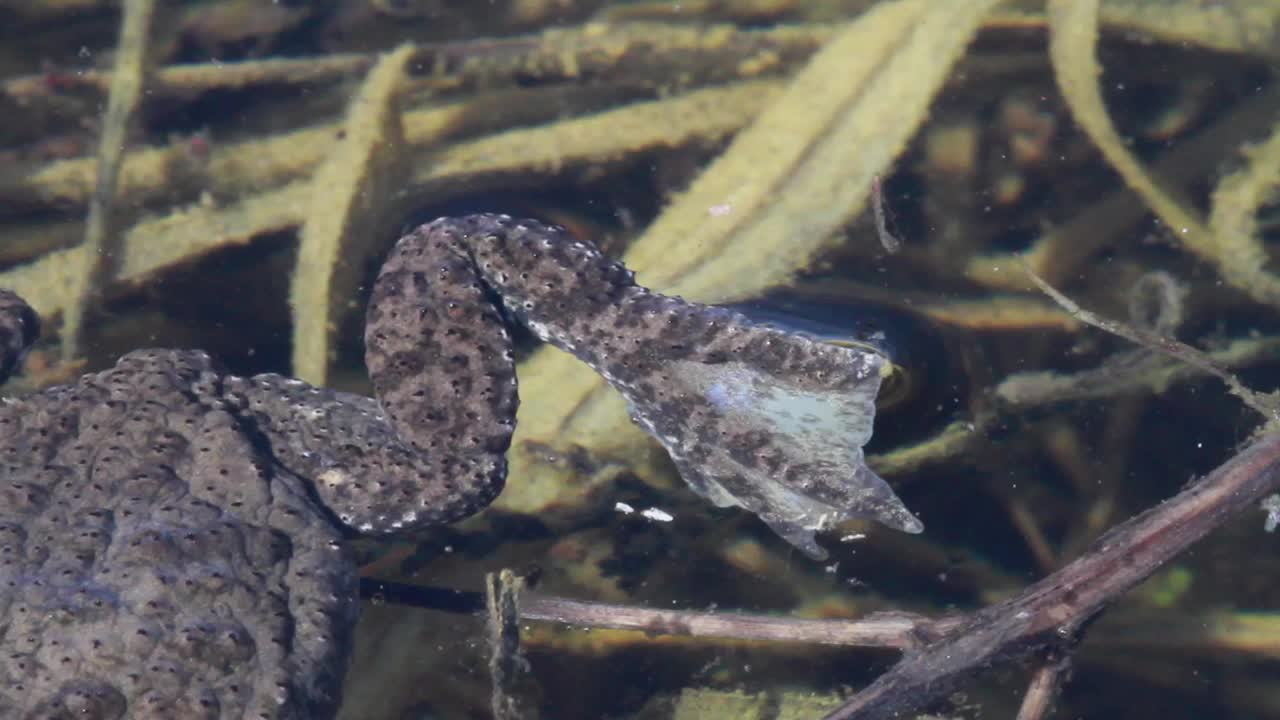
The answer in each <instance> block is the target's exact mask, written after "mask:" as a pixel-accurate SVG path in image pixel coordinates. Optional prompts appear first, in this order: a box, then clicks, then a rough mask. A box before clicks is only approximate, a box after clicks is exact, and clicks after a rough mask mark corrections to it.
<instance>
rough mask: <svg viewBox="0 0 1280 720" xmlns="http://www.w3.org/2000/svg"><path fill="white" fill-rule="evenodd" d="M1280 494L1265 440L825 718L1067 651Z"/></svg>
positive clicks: (895, 704)
mask: <svg viewBox="0 0 1280 720" xmlns="http://www.w3.org/2000/svg"><path fill="white" fill-rule="evenodd" d="M1277 489H1280V433H1271V434H1268V435H1265V436H1263V437H1262V439H1260V440H1258V441H1257V442H1255V443H1254V444H1253V445H1251V446H1249V447H1248V448H1246V449H1245V450H1243V451H1242V452H1240V453H1239V454H1238V455H1236V456H1235V457H1233V458H1231V459H1230V460H1228V461H1227V462H1226V463H1224V464H1223V465H1221V466H1220V467H1219V468H1218V469H1216V470H1214V471H1213V472H1212V473H1210V474H1209V475H1208V476H1206V477H1205V478H1203V479H1201V480H1199V481H1197V482H1196V483H1194V484H1192V485H1190V486H1188V487H1187V488H1186V489H1185V490H1183V491H1182V492H1180V493H1178V494H1177V495H1175V496H1174V497H1173V498H1171V499H1169V500H1167V501H1166V502H1164V503H1162V504H1160V505H1158V506H1156V507H1155V508H1153V509H1151V510H1148V511H1146V512H1145V513H1142V514H1141V515H1138V516H1137V517H1135V518H1133V519H1131V520H1129V521H1127V522H1125V523H1122V524H1121V525H1118V526H1117V527H1115V528H1114V529H1112V530H1111V531H1110V532H1108V533H1107V534H1106V535H1104V536H1102V537H1101V538H1099V539H1098V541H1097V542H1096V543H1094V545H1093V547H1092V548H1091V549H1090V550H1089V551H1088V552H1087V553H1085V555H1083V556H1082V557H1080V558H1079V559H1077V560H1075V561H1074V562H1072V563H1070V564H1069V565H1067V566H1066V567H1064V568H1062V569H1061V570H1059V571H1058V572H1056V573H1054V574H1052V575H1050V576H1048V577H1046V578H1045V579H1043V580H1041V581H1039V582H1037V583H1035V584H1033V585H1031V586H1030V587H1028V588H1027V589H1026V590H1024V591H1023V592H1022V593H1020V594H1019V595H1017V596H1016V597H1014V598H1012V599H1010V600H1006V601H1004V602H1001V603H998V604H996V605H992V606H990V607H988V608H985V609H983V610H979V611H977V612H974V613H971V614H969V615H965V616H961V617H960V618H957V619H956V621H955V623H954V625H953V626H952V627H951V628H949V629H947V630H946V631H944V632H943V633H942V634H941V635H940V636H938V637H936V638H935V639H933V640H931V641H929V642H927V643H925V645H924V646H923V647H922V648H920V649H918V650H914V651H911V652H909V653H908V654H907V656H906V657H905V658H904V659H903V660H902V661H901V662H899V663H898V664H897V665H896V666H894V668H893V669H892V670H890V671H889V672H887V673H885V674H884V675H882V676H880V678H879V679H877V680H876V681H875V682H873V683H872V684H871V685H869V686H868V687H867V688H866V689H865V690H863V691H862V692H861V693H859V694H858V695H857V696H855V697H854V698H853V699H852V700H850V701H849V702H848V703H845V704H844V705H843V706H841V707H840V708H839V709H838V710H836V711H835V712H833V713H831V714H830V715H828V716H827V720H872V719H873V718H893V717H902V716H904V715H906V714H907V713H910V712H914V711H915V710H917V709H919V708H921V707H923V706H925V705H927V704H928V703H931V702H934V701H936V700H938V699H940V698H943V697H945V696H946V695H947V694H949V693H951V692H953V691H954V690H956V689H957V688H958V687H959V686H960V685H961V684H962V683H963V682H965V681H966V680H968V679H969V678H971V677H973V676H975V675H977V674H978V673H979V672H981V671H983V670H985V669H987V668H988V667H990V666H991V665H993V664H994V663H997V662H1009V661H1012V660H1017V659H1020V658H1024V657H1027V656H1029V655H1031V654H1033V653H1036V652H1040V651H1043V650H1055V649H1056V650H1068V649H1069V648H1070V645H1071V644H1072V642H1073V640H1074V638H1075V636H1076V635H1077V633H1078V632H1079V631H1080V630H1081V629H1082V628H1083V627H1084V626H1085V625H1086V624H1087V623H1088V621H1090V620H1092V619H1093V618H1094V617H1095V616H1096V615H1097V614H1098V613H1100V612H1102V610H1104V609H1105V608H1106V606H1107V605H1108V604H1110V603H1111V602H1112V601H1114V600H1115V599H1116V598H1117V597H1119V596H1120V595H1121V594H1123V593H1124V592H1126V591H1128V590H1129V589H1131V588H1132V587H1133V586H1135V585H1137V584H1138V583H1140V582H1142V581H1143V580H1145V579H1146V578H1147V577H1149V576H1150V575H1151V574H1152V573H1153V572H1155V571H1156V569H1158V568H1159V567H1160V566H1161V565H1163V564H1164V563H1165V562H1168V561H1169V560H1170V559H1171V558H1173V557H1175V556H1177V555H1178V554H1179V553H1181V552H1182V551H1183V550H1186V549H1187V548H1188V547H1190V546H1191V545H1192V544H1194V543H1196V542H1198V541H1199V540H1200V539H1202V538H1203V537H1204V536H1205V535H1207V534H1208V533H1209V532H1210V531H1212V530H1214V529H1215V528H1217V527H1218V526H1220V525H1222V524H1223V523H1224V522H1226V521H1227V520H1228V519H1229V518H1231V517H1232V516H1234V515H1236V514H1237V513H1239V512H1241V511H1243V510H1246V509H1249V508H1251V507H1252V506H1255V505H1256V504H1257V503H1258V502H1259V501H1260V500H1261V499H1262V498H1263V497H1265V496H1266V495H1268V494H1270V493H1273V492H1275V491H1276V490H1277Z"/></svg>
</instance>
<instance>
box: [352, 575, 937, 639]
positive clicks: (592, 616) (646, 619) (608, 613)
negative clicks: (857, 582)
mask: <svg viewBox="0 0 1280 720" xmlns="http://www.w3.org/2000/svg"><path fill="white" fill-rule="evenodd" d="M360 589H361V594H362V595H363V596H365V597H367V598H370V599H371V600H372V601H374V602H377V603H386V602H392V603H397V604H401V605H409V606H413V607H420V608H426V609H431V610H440V611H444V612H455V613H476V612H480V611H481V610H483V609H484V607H485V605H484V599H483V598H482V597H481V596H480V594H479V593H474V592H467V591H461V590H446V589H442V588H434V587H427V586H422V585H412V584H406V583H396V582H388V581H384V580H373V579H370V578H362V579H361V580H360ZM520 619H521V620H541V621H544V622H554V623H561V624H564V625H571V626H576V627H592V628H614V629H618V630H639V631H642V632H645V633H648V634H651V635H678V636H683V637H703V638H728V639H732V640H761V641H768V642H798V643H815V644H818V645H842V646H845V647H878V648H889V649H894V650H909V649H911V648H914V647H917V646H918V645H919V640H920V637H919V636H918V635H917V633H916V629H917V628H918V627H919V626H920V625H921V624H922V623H924V624H928V625H929V626H930V628H931V630H932V631H933V632H935V633H936V632H937V629H938V628H939V627H941V625H939V623H942V624H944V625H945V624H946V623H949V622H951V621H950V620H945V619H944V620H937V621H934V620H928V619H926V618H923V617H921V616H918V615H913V614H910V613H904V612H878V613H874V614H872V615H870V616H868V617H866V618H862V619H858V620H806V619H796V618H787V617H778V616H774V615H755V614H749V613H726V612H718V613H709V612H697V611H693V610H654V609H651V608H643V607H636V606H634V605H615V604H612V603H599V602H584V601H581V600H566V599H563V598H556V597H545V596H544V597H539V596H536V595H524V596H522V597H521V598H520Z"/></svg>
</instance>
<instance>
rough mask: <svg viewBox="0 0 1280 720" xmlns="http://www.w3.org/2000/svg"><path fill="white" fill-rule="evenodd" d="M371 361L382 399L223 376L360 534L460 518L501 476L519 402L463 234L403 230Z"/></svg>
mask: <svg viewBox="0 0 1280 720" xmlns="http://www.w3.org/2000/svg"><path fill="white" fill-rule="evenodd" d="M365 363H366V365H367V366H368V370H369V377H370V379H372V381H373V386H374V392H375V395H376V397H377V399H376V400H374V399H370V398H366V397H361V396H357V395H352V394H349V393H342V392H337V391H333V390H329V389H325V388H315V387H312V386H310V385H308V384H306V383H304V382H301V381H299V380H294V379H291V378H284V377H281V376H279V375H259V376H256V377H253V378H228V379H227V380H226V383H225V388H226V389H227V391H228V395H229V396H230V397H231V398H233V399H234V400H235V405H236V406H237V407H238V409H239V412H241V413H245V414H247V415H248V416H250V417H251V419H252V424H253V426H254V427H255V428H256V429H257V430H258V431H259V432H260V433H261V434H262V435H263V436H264V437H265V439H266V440H267V441H268V443H269V444H270V446H271V450H272V453H273V455H274V456H275V458H276V459H277V460H278V461H279V462H281V463H282V464H284V465H285V466H286V467H288V468H289V469H290V470H292V471H293V472H295V473H297V474H298V475H301V476H302V477H305V478H309V479H311V480H312V482H313V483H314V487H315V490H316V493H317V495H318V496H319V499H320V500H321V502H322V503H323V504H324V505H325V506H326V507H327V508H328V509H329V510H331V511H332V512H333V513H334V515H335V516H336V518H337V519H338V520H339V521H341V522H342V523H343V524H344V525H346V526H347V527H348V528H349V529H351V530H354V531H356V532H358V533H370V534H379V533H400V532H406V531H411V530H413V529H415V528H422V527H430V526H434V525H440V524H444V523H449V522H453V521H455V520H459V519H461V518H463V517H466V516H468V515H471V514H473V513H476V512H478V511H480V510H481V509H483V508H485V507H486V506H488V504H489V503H490V502H492V501H493V499H494V498H495V497H497V495H498V493H499V492H500V491H501V490H502V486H503V483H504V481H505V479H506V472H507V463H506V451H507V448H508V447H510V445H511V435H512V432H513V430H514V429H515V413H516V406H517V404H518V399H517V394H516V369H515V360H514V355H513V351H512V346H511V338H510V335H509V334H508V332H507V328H506V325H505V323H504V320H503V317H502V315H501V313H500V311H499V310H498V308H497V306H495V305H494V303H493V301H492V299H491V298H490V296H489V294H488V293H487V292H486V291H485V290H484V289H483V288H482V285H481V283H480V280H479V278H478V276H477V268H476V266H475V263H474V261H473V260H472V259H471V258H470V257H469V256H468V255H467V254H466V251H465V249H464V248H462V247H461V246H460V245H458V244H457V242H456V241H455V239H454V238H452V237H450V236H448V235H447V234H442V233H428V232H425V231H423V230H422V229H419V230H417V231H415V232H411V233H409V234H408V235H406V236H405V237H403V238H401V239H400V241H399V242H398V243H397V244H396V247H395V249H394V250H392V252H391V254H390V256H389V257H388V258H387V260H386V261H385V263H384V264H383V267H382V270H381V272H380V273H379V275H378V280H377V282H376V283H375V285H374V288H373V295H372V297H371V298H370V301H369V310H368V316H367V318H366V325H365Z"/></svg>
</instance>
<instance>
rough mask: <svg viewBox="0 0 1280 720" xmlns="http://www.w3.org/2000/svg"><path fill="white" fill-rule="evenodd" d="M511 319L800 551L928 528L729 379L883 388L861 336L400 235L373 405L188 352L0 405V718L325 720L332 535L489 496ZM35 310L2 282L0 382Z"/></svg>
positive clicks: (433, 519)
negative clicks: (782, 328) (855, 342)
mask: <svg viewBox="0 0 1280 720" xmlns="http://www.w3.org/2000/svg"><path fill="white" fill-rule="evenodd" d="M495 298H500V303H499V304H494V302H493V300H494V299H495ZM511 319H514V320H517V321H519V322H524V323H526V324H527V325H529V327H530V328H532V329H533V330H534V332H536V333H537V334H538V335H539V336H540V337H542V338H543V339H545V340H547V341H548V342H551V343H554V344H556V345H558V346H560V347H562V348H564V349H566V350H568V351H570V352H572V353H574V354H575V355H577V356H578V357H579V358H581V359H582V360H584V361H585V362H587V363H588V364H590V365H591V366H592V367H593V368H595V369H596V371H598V372H599V373H601V374H602V375H603V376H604V377H605V378H606V379H608V380H609V382H610V383H612V384H613V385H614V386H615V387H616V388H618V389H619V390H620V391H621V392H622V393H623V394H624V395H625V396H626V397H627V399H628V401H629V402H630V403H631V406H632V410H633V414H634V417H635V419H636V420H637V422H639V423H640V424H641V425H642V426H643V427H644V428H645V429H647V430H648V431H649V432H650V433H652V434H653V435H654V436H655V437H657V438H658V439H659V440H660V441H661V442H662V443H663V444H664V445H665V446H666V447H667V448H668V450H669V451H671V453H672V456H673V458H674V459H675V460H676V463H677V465H678V467H679V468H680V469H681V472H682V474H683V475H684V476H685V478H686V480H688V481H689V483H690V484H691V485H692V486H693V487H694V488H695V489H696V490H698V491H699V492H701V493H702V494H704V495H706V496H707V497H708V498H710V499H711V500H712V501H713V502H716V503H717V504H720V505H730V504H738V505H742V506H744V507H746V508H748V509H750V510H752V511H753V512H756V513H758V514H760V515H761V517H762V518H764V519H765V520H766V521H767V522H769V523H770V525H772V526H773V527H774V528H775V529H777V530H778V531H779V532H780V533H781V534H783V535H784V537H787V539H789V540H791V541H792V542H793V543H796V544H797V545H798V546H800V547H802V549H804V550H805V551H806V552H809V553H810V554H812V555H815V556H817V555H818V554H820V552H821V550H820V548H818V547H817V546H816V544H814V543H813V539H812V536H813V530H814V529H816V528H817V527H825V525H826V524H827V521H829V520H831V519H833V518H834V519H841V518H844V517H851V516H854V515H870V516H874V517H877V518H878V519H880V520H881V521H882V522H886V523H887V524H892V525H895V526H897V527H900V528H903V529H908V530H913V529H916V528H914V527H913V526H912V523H916V524H918V523H917V522H916V521H915V519H914V518H912V517H911V516H910V514H909V513H908V512H907V511H906V509H905V508H902V507H901V505H900V503H897V499H896V498H895V497H894V496H893V495H892V492H891V491H889V490H888V488H887V486H884V487H883V488H880V487H878V486H874V483H872V482H871V480H874V481H879V478H876V477H875V476H874V474H870V471H866V473H867V474H869V478H870V479H868V478H867V477H864V476H862V475H859V473H860V472H862V470H865V468H861V469H859V468H860V467H861V466H860V460H861V442H862V441H865V437H863V438H862V440H861V441H859V442H857V443H856V444H854V445H852V446H851V447H852V449H853V450H856V458H857V460H858V461H859V462H858V463H848V462H846V461H845V460H844V459H842V458H844V455H843V454H838V456H835V457H836V459H835V460H834V461H831V462H828V461H827V460H824V459H823V452H822V450H821V447H822V445H823V444H822V443H820V442H817V440H815V439H814V438H813V437H810V438H808V439H807V440H803V438H804V437H808V435H809V434H810V430H809V428H808V426H807V425H804V424H803V423H802V424H800V425H796V426H795V428H794V429H795V432H791V431H790V430H788V431H787V432H777V431H775V430H771V429H770V428H771V427H772V426H770V425H769V424H768V422H771V421H772V416H767V417H764V418H763V419H762V418H761V417H759V416H758V414H755V413H753V412H743V408H745V407H747V406H748V405H749V404H744V403H742V402H741V401H739V400H738V399H737V398H736V396H732V392H731V393H730V395H728V396H726V394H725V392H726V388H729V389H730V390H732V391H733V392H736V391H737V390H738V389H739V388H740V387H746V386H748V385H751V384H752V382H755V384H756V385H758V386H760V388H762V390H761V393H762V394H758V395H757V396H753V397H756V398H763V400H762V402H764V403H765V404H766V405H767V403H768V402H769V400H770V398H771V397H772V395H771V394H770V393H772V392H773V391H774V390H775V389H777V388H790V390H788V392H792V391H797V389H798V391H800V392H803V393H813V394H815V395H816V396H817V397H819V398H822V399H824V400H825V399H826V398H828V397H837V399H838V398H839V397H840V396H841V395H842V394H850V393H858V394H860V395H859V397H860V398H862V396H864V395H866V392H867V390H868V388H869V389H870V396H871V397H872V398H873V397H874V394H875V389H876V388H877V387H878V376H877V375H876V372H877V371H878V368H879V367H880V364H881V363H882V361H881V360H880V359H879V358H878V357H877V356H872V355H865V354H863V355H858V354H853V352H852V351H850V350H849V349H847V348H835V347H832V346H828V345H823V344H821V343H818V342H815V341H812V340H809V339H807V338H804V337H800V336H794V335H788V334H785V333H782V332H779V331H776V330H771V329H767V328H763V327H760V326H755V325H752V324H751V323H749V322H747V321H746V320H745V319H744V318H743V317H741V316H739V315H737V314H736V313H733V312H730V311H728V310H723V309H719V308H713V307H707V306H702V305H695V304H691V303H686V302H684V301H681V300H679V299H676V298H668V297H664V296H661V295H657V294H654V293H650V292H649V291H647V290H645V289H644V288H641V287H639V286H637V285H635V283H634V282H633V280H632V276H631V274H630V273H629V272H628V271H627V270H626V269H625V268H623V267H622V266H621V265H619V264H617V263H613V262H610V261H609V260H607V259H606V258H604V257H603V256H601V255H600V254H599V253H598V252H597V251H596V250H595V249H594V248H593V247H591V246H589V245H587V244H584V243H579V242H576V241H574V240H572V239H571V238H569V237H567V236H566V235H565V234H564V233H563V231H561V230H558V229H554V228H549V227H546V226H543V225H540V224H537V223H534V222H519V221H515V220H512V219H511V218H507V217H505V216H493V215H483V216H472V217H467V218H445V219H441V220H437V221H435V222H433V223H429V224H427V225H424V226H422V227H420V228H419V229H417V230H415V231H413V232H412V233H410V234H409V235H407V236H405V237H404V238H402V239H401V240H400V242H399V243H398V244H397V246H396V248H395V250H394V251H393V252H392V254H391V256H390V257H389V258H388V259H387V261H386V263H385V265H384V267H383V269H382V272H381V274H380V275H379V278H378V281H377V283H376V285H375V287H374V291H373V296H372V299H371V301H370V304H369V310H368V317H367V323H366V338H365V339H366V346H367V352H366V363H367V365H368V369H369V372H370V377H371V379H372V380H373V385H374V390H375V395H376V398H377V399H376V400H375V399H370V398H366V397H361V396H357V395H351V394H347V393H340V392H335V391H331V390H327V389H321V388H315V387H312V386H309V385H307V384H306V383H303V382H301V381H298V380H293V379H289V378H284V377H281V376H278V375H259V376H255V377H251V378H242V377H236V376H234V375H230V374H227V373H226V372H224V371H223V370H222V369H221V368H220V367H219V366H217V365H216V364H215V363H214V362H213V361H212V360H211V359H210V358H209V357H208V356H207V355H205V354H204V353H201V352H197V351H176V350H142V351H137V352H132V353H129V354H128V355H125V356H124V357H123V358H121V359H120V361H119V362H118V363H117V364H116V365H115V367H114V368H112V369H110V370H106V371H104V372H100V373H96V374H91V375H86V376H84V377H83V378H81V379H80V380H79V381H78V382H76V383H74V384H71V385H66V386H60V387H55V388H51V389H48V390H45V391H43V392H41V393H39V394H35V395H30V396H27V397H22V398H4V399H0V720H10V719H14V720H16V719H18V718H42V719H43V718H67V719H68V720H70V719H71V718H78V719H82V720H114V719H116V718H136V719H139V720H150V719H159V718H210V719H219V720H222V719H227V720H229V719H232V718H235V719H242V718H263V719H267V718H327V717H332V715H333V714H334V713H335V712H336V709H337V707H338V704H339V701H340V697H339V694H340V691H339V688H340V686H341V680H342V677H343V674H344V672H345V669H346V662H347V658H348V657H349V654H350V650H351V631H352V627H353V625H354V621H355V615H356V609H357V591H356V588H357V585H356V576H355V573H354V569H353V567H352V564H351V560H350V558H349V557H348V555H347V553H346V552H345V550H344V546H343V544H342V542H341V540H342V538H343V537H344V536H348V535H352V534H356V533H363V534H391V533H408V532H411V531H413V530H415V529H420V528H424V527H429V526H432V525H437V524H440V523H446V522H450V521H453V520H457V519H459V518H462V517H465V516H467V515H470V514H472V513H475V512H477V511H479V510H480V509H482V508H484V507H485V506H486V505H488V504H489V503H490V502H491V501H492V500H493V498H494V497H496V496H497V494H498V493H499V492H500V491H501V489H502V485H503V482H504V480H505V475H506V461H505V458H504V454H505V452H506V450H507V449H508V447H509V446H510V443H511V435H512V431H513V429H514V422H515V411H516V406H517V404H518V400H517V393H516V381H515V365H514V360H513V356H512V350H511V343H510V338H509V335H508V331H507V325H506V323H507V322H508V320H511ZM36 330H37V323H36V319H35V315H34V313H32V312H31V310H30V308H28V307H27V305H26V304H25V303H23V302H22V301H21V299H20V298H18V297H17V296H16V295H14V294H12V293H9V292H7V291H3V290H0V381H3V380H4V379H5V378H6V377H7V375H8V373H9V372H10V371H11V370H12V369H13V368H14V366H15V365H16V364H17V362H18V360H19V358H20V357H21V354H22V352H23V351H24V350H25V348H26V347H27V346H28V345H29V344H30V342H31V341H32V340H33V339H34V337H35V334H36ZM725 378H729V379H730V380H732V381H733V382H732V383H729V384H726V383H725ZM741 378H747V380H745V381H743V382H738V379H741ZM873 379H874V382H872V380H873ZM868 383H871V384H870V385H868ZM862 399H865V398H862ZM788 417H789V416H788ZM788 422H789V420H788ZM869 423H870V420H869V418H868V419H866V421H865V428H864V429H865V431H866V433H869ZM786 427H788V428H789V427H791V426H786ZM824 437H825V436H824ZM796 438H802V441H796ZM818 439H821V438H818ZM824 442H825V441H824ZM836 444H837V445H839V444H841V443H840V442H837V443H836ZM844 452H845V449H842V450H841V453H844ZM766 480H767V481H768V482H766ZM851 481H854V482H853V486H854V489H855V490H856V491H857V492H855V493H854V494H853V495H852V496H851V495H850V492H849V488H847V487H843V486H842V483H843V484H844V485H848V484H849V483H850V482H851ZM879 482H880V483H881V485H883V482H882V481H879ZM770 483H775V484H777V487H774V485H771V484H770ZM868 483H870V485H868ZM801 495H803V496H804V498H811V499H801V500H796V498H797V497H800V496H801ZM793 496H794V497H793ZM851 498H852V499H851ZM778 503H782V504H787V503H791V504H793V505H795V506H796V507H800V508H802V510H803V512H802V513H801V515H800V516H797V514H796V512H795V511H789V512H790V514H788V512H784V511H779V510H777V509H776V507H775V505H776V504H778ZM895 503H897V504H895ZM811 508H820V509H821V511H822V516H821V517H820V518H819V519H820V520H821V522H817V520H814V517H816V516H812V515H806V514H805V513H808V512H809V510H810V509H811ZM828 514H830V515H831V517H827V515H828ZM798 517H799V519H797V518H798ZM810 525H813V526H814V527H809V526H810ZM802 526H803V527H802Z"/></svg>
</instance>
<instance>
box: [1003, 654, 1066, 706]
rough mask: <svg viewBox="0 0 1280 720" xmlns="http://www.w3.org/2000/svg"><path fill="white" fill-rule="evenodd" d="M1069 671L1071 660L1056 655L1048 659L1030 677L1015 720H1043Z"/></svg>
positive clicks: (1064, 656)
mask: <svg viewBox="0 0 1280 720" xmlns="http://www.w3.org/2000/svg"><path fill="white" fill-rule="evenodd" d="M1070 669H1071V658H1070V656H1067V655H1058V656H1055V657H1052V658H1050V659H1049V660H1048V661H1046V662H1045V663H1044V664H1043V665H1041V666H1040V668H1039V669H1037V670H1036V673H1035V675H1033V676H1032V677H1031V684H1030V685H1028V686H1027V693H1026V694H1025V695H1023V696H1022V705H1021V706H1020V707H1019V708H1018V717H1017V718H1016V720H1044V719H1045V718H1047V717H1049V712H1050V711H1051V710H1052V709H1053V698H1054V697H1055V696H1057V694H1058V689H1059V688H1060V687H1061V686H1062V682H1063V680H1064V679H1065V678H1066V676H1067V673H1068V671H1069V670H1070Z"/></svg>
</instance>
